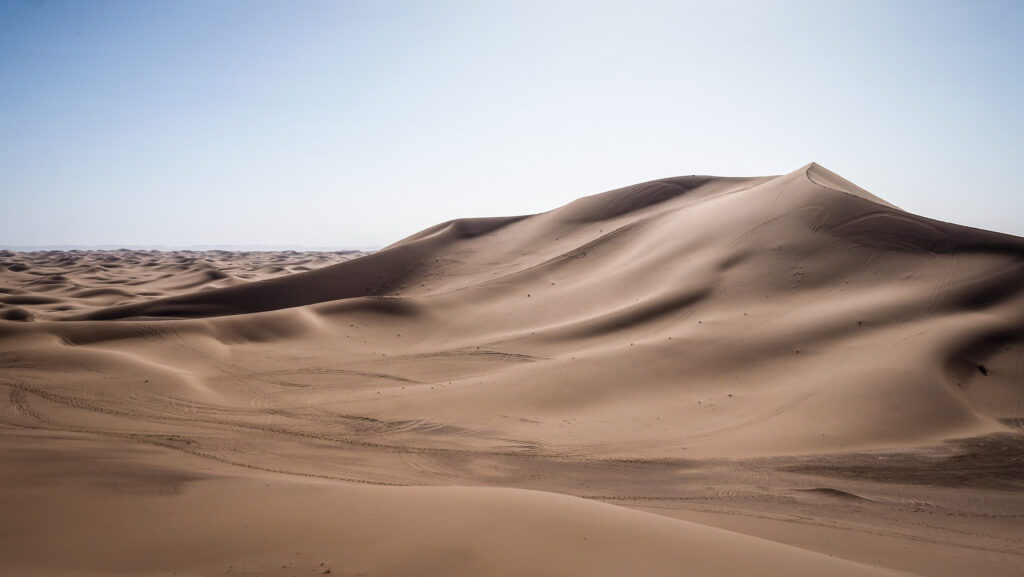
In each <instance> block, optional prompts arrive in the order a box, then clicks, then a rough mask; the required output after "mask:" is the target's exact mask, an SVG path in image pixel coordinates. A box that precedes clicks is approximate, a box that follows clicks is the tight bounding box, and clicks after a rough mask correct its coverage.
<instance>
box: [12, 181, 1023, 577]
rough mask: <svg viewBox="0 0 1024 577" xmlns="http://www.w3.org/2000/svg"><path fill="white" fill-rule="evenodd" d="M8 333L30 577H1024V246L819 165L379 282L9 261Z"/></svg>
mask: <svg viewBox="0 0 1024 577" xmlns="http://www.w3.org/2000/svg"><path fill="white" fill-rule="evenodd" d="M0 319H2V320H0V464H2V467H0V510H2V511H3V512H4V513H3V515H2V516H0V573H2V574H12V575H101V574H111V573H116V574H133V575H134V574H144V575H171V574H178V575H239V574H244V575H309V574H324V573H326V572H328V571H329V572H330V574H336V575H624V574H636V575H684V576H685V575H708V576H718V575H885V574H897V575H928V576H946V575H949V576H953V575H992V576H1001V575H1007V576H1009V575H1020V574H1021V569H1020V568H1021V567H1022V566H1024V538H1022V537H1021V536H1022V535H1024V435H1022V432H1021V425H1022V423H1024V239H1020V238H1017V237H1012V236H1007V235H1001V234H997V233H993V232H987V231H982V230H976V229H970V228H966V227H962V226H957V225H953V224H948V223H942V222H937V221H933V220H929V219H926V218H923V217H919V216H915V215H912V214H909V213H906V212H904V211H902V210H900V209H899V208H897V207H895V206H892V205H890V204H888V203H886V202H885V201H884V200H882V199H879V198H877V197H875V196H873V195H872V194H870V193H869V192H867V191H865V190H863V189H861V188H859V187H857V186H856V185H854V184H852V183H849V182H847V181H846V180H844V179H843V178H842V177H840V176H838V175H836V174H834V173H832V172H830V171H828V170H827V169H825V168H823V167H820V166H818V165H815V164H811V165H808V166H805V167H803V168H800V169H798V170H796V171H794V172H792V173H790V174H786V175H782V176H776V177H759V178H718V177H706V176H689V177H678V178H670V179H664V180H659V181H653V182H649V183H644V184H639V185H636V186H632V187H627V188H624V189H619V190H614V191H610V192H606V193H603V194H598V195H594V196H590V197H585V198H582V199H579V200H577V201H575V202H573V203H570V204H568V205H566V206H564V207H561V208H558V209H556V210H553V211H550V212H547V213H543V214H539V215H533V216H526V217H509V218H483V219H464V220H456V221H451V222H447V223H442V224H440V225H437V226H435V227H431V228H429V229H427V230H424V231H422V232H420V233H417V234H415V235H413V236H411V237H408V238H406V239H403V240H401V241H399V242H396V243H395V244H393V245H391V246H389V247H386V248H384V249H382V250H380V251H377V252H374V253H372V254H368V255H359V254H358V253H294V252H282V253H230V252H205V253H189V252H171V253H160V252H147V251H112V252H108V251H95V252H89V251H85V252H82V251H67V252H45V253H14V252H0ZM321 563H322V565H321Z"/></svg>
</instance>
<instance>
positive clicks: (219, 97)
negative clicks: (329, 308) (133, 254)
mask: <svg viewBox="0 0 1024 577" xmlns="http://www.w3.org/2000/svg"><path fill="white" fill-rule="evenodd" d="M1022 25H1024V4H1020V3H1016V2H975V3H957V2H901V3H887V2H859V3H844V2H786V3H782V4H772V5H767V4H766V3H760V2H731V3H725V4H716V5H715V6H707V5H705V3H695V2H694V3H689V2H682V3H669V2H640V3H629V4H628V5H627V4H625V3H621V4H619V3H605V2H597V3H591V2H568V1H566V2H543V3H542V2H436V3H415V2H386V3H381V2H344V3H343V2H303V3H299V4H294V3H281V2H220V3H204V2H173V3H169V2H165V3H160V2H153V3H133V2H90V3H72V2H60V1H48V2H28V1H26V2H10V1H8V2H2V3H0V54H2V55H3V59H2V61H0V62H2V64H0V83H2V85H3V86H4V87H5V89H4V90H2V91H0V200H2V203H3V206H4V209H5V210H4V212H5V213H6V214H7V215H8V218H7V219H6V221H5V225H4V227H3V230H2V231H0V245H4V246H61V245H63V246H104V245H106V246H110V245H129V246H168V247H175V246H198V245H206V246H231V245H244V246H253V245H257V246H302V247H348V246H354V247H367V246H377V247H379V246H384V245H387V244H390V243H392V242H394V241H397V240H399V239H400V238H403V237H405V236H408V235H410V234H412V233H414V232H416V231H418V230H421V229H423V228H425V227H428V226H431V225H433V224H436V223H438V222H443V221H446V220H450V219H453V218H460V217H478V216H479V217H482V216H504V215H518V214H530V213H536V212H542V211H545V210H550V209H553V208H556V207H557V206H560V205H562V204H565V203H567V202H569V201H571V200H573V199H576V198H578V197H581V196H585V195H590V194H595V193H599V192H602V191H605V190H610V189H614V188H618V187H621V186H626V185H630V184H635V183H638V182H643V181H648V180H652V179H656V178H663V177H669V176H676V175H683V174H694V173H696V174H713V175H720V176H761V175H771V174H781V173H787V172H790V171H792V170H795V169H797V168H798V167H800V166H803V165H805V164H807V163H809V162H812V161H815V162H818V163H820V164H822V165H824V166H826V167H827V168H829V169H831V170H833V171H835V172H837V173H839V174H840V175H842V176H843V177H845V178H847V179H849V180H851V181H852V182H854V183H856V184H858V185H859V186H861V187H863V188H866V189H867V190H869V191H871V192H872V193H874V194H876V195H878V196H880V197H882V198H884V199H886V200H887V201H889V202H892V203H893V204H895V205H897V206H900V207H901V208H903V209H905V210H907V211H909V212H913V213H916V214H920V215H923V216H926V217H930V218H935V219H938V220H944V221H949V222H955V223H957V224H963V225H968V226H972V227H977V228H985V229H990V230H996V231H999V232H1004V233H1010V234H1014V235H1018V236H1024V219H1021V218H1020V216H1021V215H1022V214H1024V184H1022V183H1021V182H1020V180H1019V179H1018V178H1017V175H1016V170H1017V169H1018V161H1019V159H1020V158H1021V156H1022V154H1021V153H1022V152H1024V112H1022V104H1021V103H1022V102H1024V77H1022V75H1021V74H1019V68H1020V62H1021V61H1022V58H1024V40H1022V39H1021V36H1020V34H1019V30H1020V29H1021V27H1022Z"/></svg>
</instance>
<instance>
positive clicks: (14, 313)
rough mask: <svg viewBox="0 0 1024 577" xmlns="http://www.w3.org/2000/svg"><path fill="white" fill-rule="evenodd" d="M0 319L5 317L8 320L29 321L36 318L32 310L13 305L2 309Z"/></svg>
mask: <svg viewBox="0 0 1024 577" xmlns="http://www.w3.org/2000/svg"><path fill="white" fill-rule="evenodd" d="M0 319H4V320H6V321H19V322H28V321H32V320H35V315H34V314H32V311H29V310H26V309H23V308H21V307H11V308H6V309H2V310H0Z"/></svg>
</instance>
